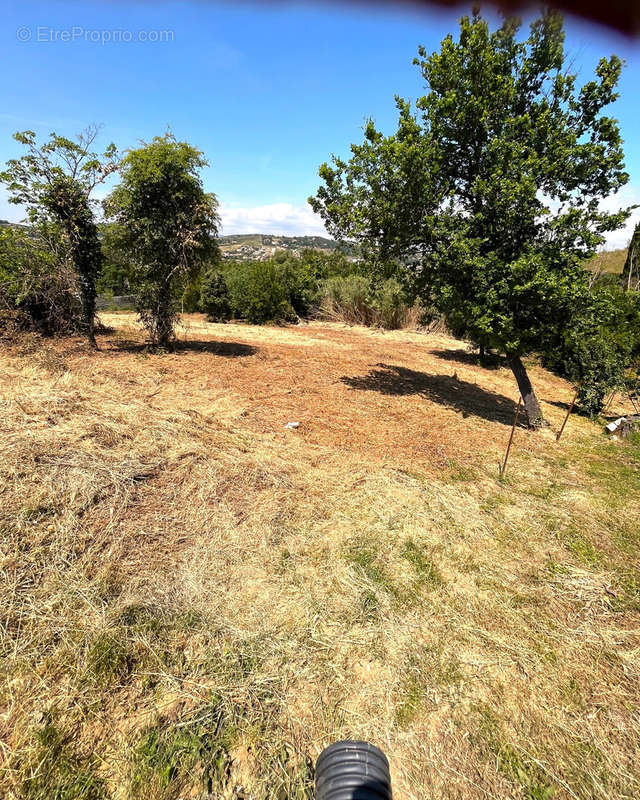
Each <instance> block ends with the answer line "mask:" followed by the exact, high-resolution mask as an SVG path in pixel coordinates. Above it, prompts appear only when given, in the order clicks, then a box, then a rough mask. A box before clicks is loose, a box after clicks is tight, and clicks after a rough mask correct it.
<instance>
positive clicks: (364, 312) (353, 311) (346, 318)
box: [319, 275, 373, 325]
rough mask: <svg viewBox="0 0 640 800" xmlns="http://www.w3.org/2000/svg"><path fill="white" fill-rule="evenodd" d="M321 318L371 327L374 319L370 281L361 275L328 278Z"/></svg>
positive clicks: (322, 302)
mask: <svg viewBox="0 0 640 800" xmlns="http://www.w3.org/2000/svg"><path fill="white" fill-rule="evenodd" d="M319 312H320V316H322V317H325V318H327V319H339V320H342V321H343V322H347V323H349V324H351V325H370V324H371V322H372V317H373V309H372V304H371V295H370V286H369V281H368V280H367V279H366V278H364V277H362V276H361V275H347V276H346V277H344V278H343V277H333V278H328V279H327V280H326V281H325V282H324V286H323V290H322V299H321V302H320V308H319Z"/></svg>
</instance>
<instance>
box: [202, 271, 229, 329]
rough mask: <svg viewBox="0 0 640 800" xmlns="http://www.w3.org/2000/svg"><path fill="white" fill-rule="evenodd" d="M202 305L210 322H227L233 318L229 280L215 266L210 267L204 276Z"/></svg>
mask: <svg viewBox="0 0 640 800" xmlns="http://www.w3.org/2000/svg"><path fill="white" fill-rule="evenodd" d="M200 307H201V308H202V310H203V311H204V313H205V314H206V315H207V319H208V320H209V321H210V322H226V321H227V320H228V319H230V318H231V302H230V299H229V289H228V287H227V282H226V281H225V279H224V275H223V274H222V273H221V272H219V271H218V270H217V269H215V268H211V269H208V270H207V271H206V272H205V273H204V275H203V276H202V282H201V284H200Z"/></svg>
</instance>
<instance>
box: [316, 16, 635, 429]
mask: <svg viewBox="0 0 640 800" xmlns="http://www.w3.org/2000/svg"><path fill="white" fill-rule="evenodd" d="M519 26H520V23H519V21H517V20H506V21H505V22H504V23H503V25H502V26H501V27H500V28H499V29H498V30H496V31H494V32H491V31H490V30H489V26H488V24H487V22H486V21H485V20H484V19H482V17H481V16H480V14H479V13H474V15H473V16H472V17H471V18H469V17H463V18H462V19H461V21H460V35H459V39H458V41H455V40H454V39H453V37H452V36H447V37H446V38H445V39H444V41H443V42H442V46H441V49H440V52H436V53H433V54H431V55H428V54H427V53H426V51H425V50H424V49H422V48H420V50H419V58H418V59H416V60H415V63H416V64H417V65H418V66H419V68H420V70H421V73H422V76H423V78H424V80H425V82H426V88H427V90H428V91H427V94H426V95H425V96H424V97H422V98H421V99H420V100H419V101H418V103H417V106H418V109H419V112H420V115H419V116H414V115H413V114H412V113H411V110H410V108H409V105H408V104H407V103H405V102H404V101H402V100H400V99H398V100H397V104H398V107H399V109H400V120H399V125H398V131H397V133H396V134H395V135H393V136H388V137H385V136H383V135H382V134H381V133H380V132H378V131H377V130H376V128H375V126H374V124H373V123H372V122H370V123H369V124H368V125H367V127H366V130H365V142H364V144H362V145H358V146H352V158H351V160H350V161H349V162H345V161H343V160H341V159H337V158H334V160H333V164H332V165H331V166H330V165H328V164H323V165H322V167H321V168H320V176H321V178H322V179H323V181H324V185H323V186H321V187H320V188H319V190H318V192H317V194H316V196H315V197H312V198H310V203H311V205H312V206H313V208H314V210H316V211H317V212H319V213H320V214H321V216H322V217H323V218H324V220H325V221H326V224H327V227H328V229H329V231H330V232H331V233H332V234H333V235H334V236H336V237H338V238H341V239H351V240H355V241H357V242H360V243H361V248H362V252H363V254H364V255H365V256H366V257H367V259H368V261H369V263H371V264H373V266H374V267H375V268H376V269H385V268H387V266H388V264H389V263H390V262H395V264H396V265H398V264H399V265H400V266H401V273H402V275H403V277H404V279H405V281H406V283H407V284H409V286H410V288H411V289H412V291H413V292H414V293H415V294H417V295H419V296H421V299H422V300H423V304H424V305H425V306H429V305H430V304H431V303H433V304H435V306H436V307H437V308H438V309H439V311H441V312H442V313H443V314H444V315H445V316H446V317H447V319H448V320H449V321H450V323H451V324H452V327H453V328H454V329H456V330H458V331H459V332H461V333H463V334H464V335H466V336H468V337H469V338H470V339H471V340H472V341H473V342H474V343H475V344H476V345H479V346H480V347H483V348H484V347H486V348H488V347H492V348H495V349H497V350H499V351H500V352H503V353H505V354H506V355H507V358H508V362H509V364H510V366H511V369H512V371H513V373H514V375H515V378H516V380H517V383H518V388H519V390H520V393H521V395H522V397H523V400H524V405H525V410H526V414H527V418H528V421H529V425H530V426H532V427H538V426H539V425H541V424H542V423H543V417H542V412H541V409H540V406H539V403H538V400H537V398H536V395H535V392H534V390H533V387H532V385H531V381H530V380H529V376H528V374H527V371H526V369H525V366H524V364H523V362H522V356H524V355H526V354H527V353H530V352H532V351H534V350H544V349H545V347H546V346H547V345H548V342H549V340H550V339H552V338H553V337H554V336H555V335H557V333H558V331H559V330H560V329H562V328H563V327H564V326H566V325H567V324H569V323H570V320H571V317H572V315H573V313H574V309H575V308H580V307H582V306H583V305H584V304H585V298H586V296H587V294H588V285H587V278H586V274H585V270H584V268H583V266H582V265H583V263H584V261H585V260H586V259H587V258H588V257H589V256H591V255H593V254H594V253H595V251H596V249H597V247H598V245H600V244H601V243H602V242H603V241H604V234H605V233H606V232H607V231H611V230H615V229H617V228H619V227H620V226H621V225H622V224H623V222H624V220H625V219H626V218H627V216H628V214H629V210H628V209H626V210H622V211H620V212H618V213H615V214H609V213H606V212H603V211H601V210H599V202H600V200H601V199H602V198H604V197H607V196H608V195H610V194H612V193H614V192H615V191H617V190H618V189H619V188H620V187H621V186H622V185H623V184H625V183H626V182H627V180H628V177H629V176H628V175H627V173H626V172H625V171H624V164H623V153H622V146H621V139H620V133H619V129H618V124H617V122H616V120H615V119H613V118H611V117H607V116H604V115H603V114H602V110H603V109H604V108H605V107H606V106H608V105H609V104H610V103H612V102H613V101H614V100H615V99H616V97H617V95H616V93H615V88H616V85H617V83H618V79H619V76H620V71H621V68H622V62H621V61H620V59H619V58H618V57H617V56H611V58H609V59H602V60H601V61H600V63H599V64H598V67H597V69H596V79H595V80H591V81H588V82H586V83H585V84H584V85H583V86H582V88H580V89H578V88H577V87H576V80H577V76H576V75H575V74H571V72H570V70H569V69H567V68H566V65H565V53H564V31H563V26H562V19H561V17H560V16H559V15H557V14H556V13H553V12H549V13H545V14H543V16H542V17H541V18H540V19H538V20H536V21H535V22H534V23H533V24H532V25H531V29H530V34H529V37H528V38H527V39H526V40H525V41H518V39H517V33H518V30H519Z"/></svg>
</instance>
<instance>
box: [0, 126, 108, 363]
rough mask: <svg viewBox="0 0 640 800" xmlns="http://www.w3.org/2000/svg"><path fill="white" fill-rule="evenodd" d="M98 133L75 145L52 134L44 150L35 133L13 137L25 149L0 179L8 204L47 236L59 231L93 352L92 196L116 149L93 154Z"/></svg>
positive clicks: (95, 245)
mask: <svg viewBox="0 0 640 800" xmlns="http://www.w3.org/2000/svg"><path fill="white" fill-rule="evenodd" d="M98 132H99V129H98V128H97V127H96V126H92V127H90V128H87V130H86V131H84V133H81V134H80V135H79V136H78V137H77V140H76V141H72V140H71V139H67V138H65V137H64V136H58V135H57V134H55V133H52V134H51V136H50V137H49V140H48V141H47V142H45V144H43V145H42V146H40V147H39V146H38V145H37V143H36V135H35V133H34V132H33V131H23V132H22V133H16V134H14V139H16V141H18V142H20V143H21V144H23V145H24V146H25V147H26V148H27V152H26V153H25V155H23V156H22V157H21V158H19V159H12V160H10V161H8V162H7V168H6V170H5V171H4V172H3V173H2V174H1V175H0V180H2V181H3V182H4V183H6V184H7V187H8V189H9V195H10V202H12V203H16V204H20V205H24V206H26V209H27V215H28V220H29V222H30V223H31V224H32V225H33V226H34V228H35V229H36V230H38V231H46V232H47V233H48V235H49V236H50V235H51V230H52V228H53V229H55V230H57V231H58V233H59V234H60V235H61V237H62V239H63V241H64V242H65V244H66V248H67V252H68V257H69V260H70V261H71V264H72V265H73V269H74V271H75V273H76V275H77V279H78V285H79V289H80V301H81V306H82V322H83V328H84V330H85V332H86V335H87V338H88V340H89V342H90V344H91V345H92V346H93V347H96V339H95V316H96V278H97V276H98V273H99V271H100V268H101V266H102V252H101V249H100V239H99V236H98V228H97V225H96V221H95V217H94V203H95V201H94V200H92V198H91V193H92V191H93V190H94V189H95V187H96V185H97V184H99V183H102V182H103V181H104V180H105V178H107V176H108V175H110V174H111V173H112V172H114V170H115V169H117V156H116V148H115V145H114V144H110V145H109V146H108V147H107V149H106V150H105V151H104V153H102V154H98V153H95V152H92V148H93V145H94V142H95V139H96V137H97V135H98Z"/></svg>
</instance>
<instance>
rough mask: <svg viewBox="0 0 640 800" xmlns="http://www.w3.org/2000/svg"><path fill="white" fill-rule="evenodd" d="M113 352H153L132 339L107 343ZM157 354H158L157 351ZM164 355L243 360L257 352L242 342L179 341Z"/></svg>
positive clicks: (145, 344)
mask: <svg viewBox="0 0 640 800" xmlns="http://www.w3.org/2000/svg"><path fill="white" fill-rule="evenodd" d="M109 344H110V345H111V347H112V349H113V350H118V351H123V352H127V353H142V352H154V351H153V348H152V347H151V346H150V345H149V343H148V342H139V341H135V340H134V339H118V340H116V341H114V340H111V341H110V342H109ZM157 352H160V350H158V351H157ZM162 352H166V353H173V354H175V353H210V354H211V355H214V356H225V357H227V358H243V357H246V356H253V355H255V354H256V353H257V352H258V348H257V347H254V346H253V345H251V344H243V343H242V342H225V341H221V342H220V341H212V340H210V339H180V340H178V341H176V342H173V344H172V345H171V347H170V348H168V349H167V350H165V351H162Z"/></svg>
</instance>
